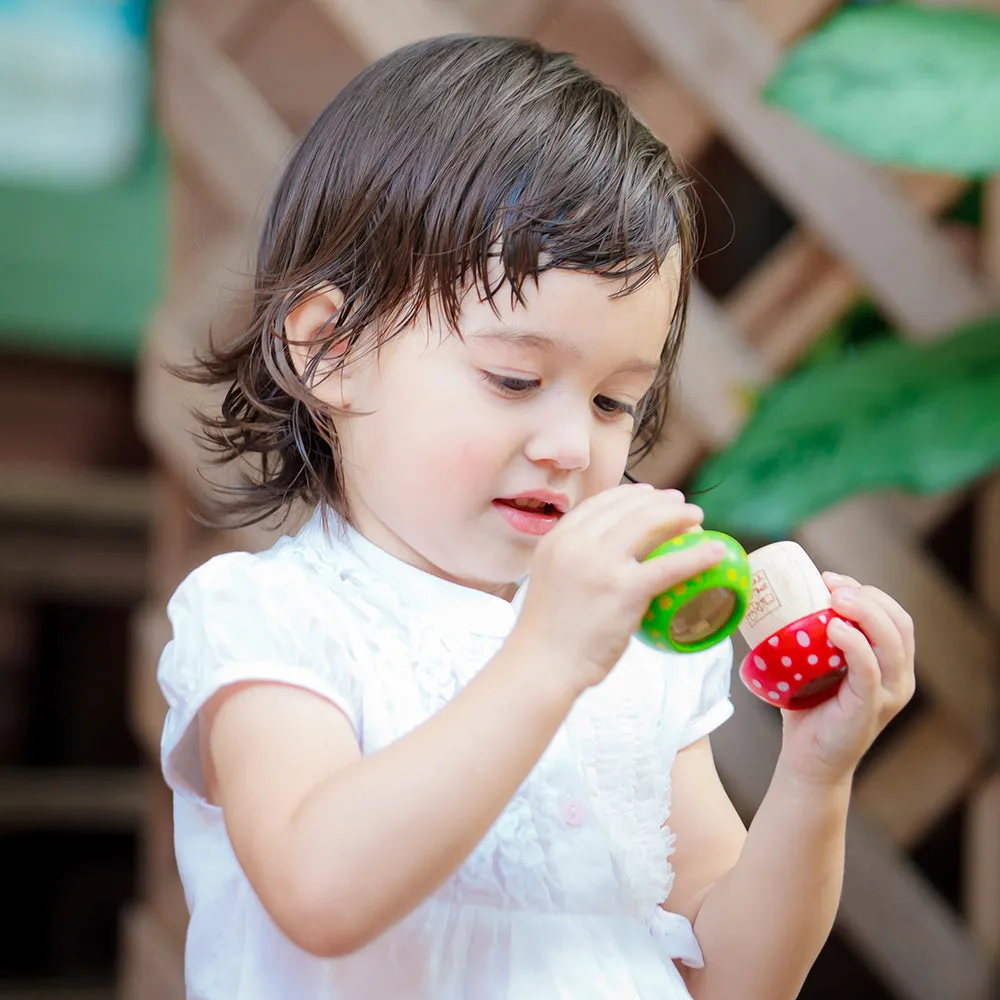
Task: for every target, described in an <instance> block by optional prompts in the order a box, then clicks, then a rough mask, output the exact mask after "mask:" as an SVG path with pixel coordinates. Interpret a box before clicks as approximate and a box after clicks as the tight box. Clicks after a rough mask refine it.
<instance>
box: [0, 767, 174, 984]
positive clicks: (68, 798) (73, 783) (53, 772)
mask: <svg viewBox="0 0 1000 1000" xmlns="http://www.w3.org/2000/svg"><path fill="white" fill-rule="evenodd" d="M151 780H154V779H153V776H152V775H151V772H149V771H147V770H142V769H138V768H41V767H39V768H9V767H8V768H0V830H4V831H9V830H18V829H19V830H24V829H38V828H45V829H53V828H57V829H58V828H66V829H72V830H95V829H100V830H132V829H137V828H138V827H139V825H140V824H141V823H142V821H143V819H144V817H145V812H146V807H147V803H148V797H149V783H150V781H151ZM0 1000H5V998H4V996H3V994H2V993H0Z"/></svg>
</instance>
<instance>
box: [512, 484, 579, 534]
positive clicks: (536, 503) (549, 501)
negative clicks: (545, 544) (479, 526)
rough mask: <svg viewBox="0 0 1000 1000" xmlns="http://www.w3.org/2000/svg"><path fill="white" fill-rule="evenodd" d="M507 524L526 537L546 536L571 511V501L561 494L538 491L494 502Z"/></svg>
mask: <svg viewBox="0 0 1000 1000" xmlns="http://www.w3.org/2000/svg"><path fill="white" fill-rule="evenodd" d="M493 506H494V508H495V509H496V510H497V512H498V513H499V514H500V515H501V516H502V517H503V518H504V520H506V521H507V523H508V524H509V525H510V526H511V527H512V528H514V530H515V531H519V532H520V533H521V534H525V535H544V534H546V533H547V532H549V531H551V530H552V529H553V528H554V527H555V526H556V525H557V524H558V523H559V518H560V517H562V515H563V514H564V513H565V512H566V511H567V510H568V509H569V499H568V498H567V497H566V496H564V495H563V494H561V493H551V492H549V491H547V490H537V491H533V492H530V493H520V494H518V495H517V496H513V497H501V498H498V499H496V500H494V501H493Z"/></svg>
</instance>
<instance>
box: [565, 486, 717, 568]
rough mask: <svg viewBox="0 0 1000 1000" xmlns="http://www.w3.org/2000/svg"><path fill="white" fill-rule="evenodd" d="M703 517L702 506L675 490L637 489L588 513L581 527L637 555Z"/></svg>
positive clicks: (596, 536) (592, 534) (594, 536)
mask: <svg viewBox="0 0 1000 1000" xmlns="http://www.w3.org/2000/svg"><path fill="white" fill-rule="evenodd" d="M703 517H704V514H703V513H702V510H701V508H700V507H698V506H697V505H695V504H689V503H685V501H684V495H683V494H682V493H679V492H678V491H677V490H650V491H637V492H636V493H635V494H633V495H631V496H626V497H624V498H621V499H620V500H619V502H618V503H616V504H609V505H607V506H603V507H601V508H600V509H599V510H596V511H592V512H590V513H589V514H588V516H587V521H586V527H585V529H584V530H586V531H587V532H588V534H590V535H591V537H592V538H594V539H600V540H601V542H602V544H608V545H611V546H613V547H614V548H615V549H616V550H618V551H622V550H625V551H627V552H630V553H631V554H632V555H634V556H636V557H637V558H639V557H641V556H644V555H646V554H647V553H648V552H649V551H650V550H651V549H653V548H655V547H656V546H657V545H658V544H659V543H660V542H663V541H666V540H667V539H668V538H672V537H673V536H674V535H679V534H682V533H683V532H685V531H688V530H689V529H690V528H692V527H694V526H695V525H697V524H700V523H701V521H702V519H703Z"/></svg>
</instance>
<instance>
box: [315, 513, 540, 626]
mask: <svg viewBox="0 0 1000 1000" xmlns="http://www.w3.org/2000/svg"><path fill="white" fill-rule="evenodd" d="M327 520H328V527H327V529H326V530H324V527H323V520H322V516H321V512H320V510H318V509H317V510H316V511H315V512H314V513H313V515H312V517H311V518H310V519H309V520H308V521H307V522H306V524H305V525H303V527H302V528H301V529H300V531H299V532H298V535H297V538H298V540H299V542H300V543H305V544H306V545H308V546H309V547H310V548H312V549H314V550H315V551H317V553H318V554H319V555H321V557H322V558H323V559H324V561H325V562H327V563H332V564H333V566H334V567H335V568H336V569H338V570H339V571H344V570H350V569H352V568H356V566H357V564H360V565H361V566H363V567H364V569H366V570H367V571H368V572H370V573H372V574H373V575H374V576H375V577H377V578H378V580H379V582H380V583H382V584H383V585H386V586H388V588H389V589H390V590H391V591H392V593H393V595H394V596H395V598H396V600H397V601H399V603H400V604H403V605H405V606H406V607H408V608H410V609H412V610H414V611H417V612H419V613H421V614H423V615H425V616H429V617H433V618H435V619H438V620H441V621H442V622H447V623H450V624H451V625H452V626H454V625H458V626H460V627H461V628H462V629H463V630H466V631H469V632H472V633H475V634H477V635H484V636H492V637H495V638H504V637H506V636H507V634H508V633H509V632H510V630H511V628H512V627H513V625H514V622H515V620H516V619H517V615H518V612H519V611H520V608H521V605H522V604H523V602H524V594H525V590H526V589H527V580H526V579H525V580H522V581H521V582H520V586H519V587H518V590H517V593H516V594H515V595H514V599H513V601H506V600H504V599H503V598H502V597H496V596H495V595H493V594H487V593H485V592H484V591H482V590H476V589H474V588H473V587H465V586H463V585H462V584H460V583H454V582H452V581H451V580H444V579H442V578H441V577H439V576H434V575H433V574H432V573H428V572H426V571H425V570H422V569H418V568H417V567H416V566H411V565H410V564H409V563H407V562H404V561H403V560H402V559H399V558H397V557H396V556H394V555H390V553H388V552H386V551H385V550H384V549H382V548H379V546H377V545H376V544H375V543H374V542H372V541H369V540H368V539H367V538H365V536H364V535H362V534H361V533H360V532H358V531H356V530H355V529H354V528H352V527H351V526H350V525H349V524H347V523H346V522H345V521H344V520H343V519H342V518H340V517H339V516H338V515H337V514H335V513H333V512H331V511H328V512H327ZM352 564H353V565H352Z"/></svg>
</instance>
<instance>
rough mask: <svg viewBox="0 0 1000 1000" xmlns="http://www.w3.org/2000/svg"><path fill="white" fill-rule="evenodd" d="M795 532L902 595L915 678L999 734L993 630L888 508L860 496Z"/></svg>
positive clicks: (984, 734) (960, 714) (987, 737)
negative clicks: (912, 634)
mask: <svg viewBox="0 0 1000 1000" xmlns="http://www.w3.org/2000/svg"><path fill="white" fill-rule="evenodd" d="M795 536H796V538H797V539H798V541H799V542H801V544H802V545H803V546H804V547H805V549H806V550H807V551H808V552H809V553H810V554H811V555H812V557H813V559H814V560H815V561H816V562H817V563H818V564H819V565H821V566H822V567H823V568H824V569H831V570H836V571H840V572H844V573H849V574H851V575H853V576H855V577H857V578H859V579H861V580H863V581H865V582H866V583H870V584H873V585H874V586H876V587H880V588H882V589H883V590H885V591H887V592H888V593H890V594H892V596H893V597H894V598H895V599H896V600H897V601H899V603H900V604H902V605H903V607H905V608H906V609H907V610H908V611H909V613H910V614H911V615H912V617H913V619H914V621H915V622H916V624H917V666H918V680H919V683H920V684H921V686H922V688H923V689H924V690H925V691H926V692H927V693H928V694H929V695H931V697H932V698H933V699H934V702H935V704H936V705H937V706H939V707H940V708H941V709H942V710H944V711H946V712H947V713H948V714H949V716H950V717H951V718H952V719H953V720H954V722H955V724H956V725H958V726H960V727H962V728H963V729H964V731H965V732H966V733H967V734H968V736H969V738H970V739H973V740H975V741H977V742H978V744H979V745H980V746H981V747H983V748H989V747H992V746H994V745H995V744H996V742H997V726H996V720H997V710H998V671H997V669H996V666H997V655H998V644H997V634H996V630H995V629H994V627H993V626H992V624H991V623H990V622H989V621H987V620H985V619H984V617H983V616H982V615H981V614H980V613H978V612H977V611H976V610H975V609H974V608H973V607H972V606H971V605H970V604H969V603H968V602H967V601H966V600H965V598H964V596H963V595H962V594H961V593H960V592H959V590H958V588H957V586H955V585H954V584H952V583H951V581H950V580H948V579H946V578H945V577H944V576H943V574H941V573H940V571H938V570H937V568H936V567H935V566H934V565H933V563H932V562H931V560H930V559H929V558H928V557H926V556H925V555H924V554H923V553H922V552H920V551H918V550H917V549H916V548H914V547H913V546H912V544H911V543H910V540H909V539H908V538H907V537H906V534H905V531H904V530H903V529H902V528H901V526H900V525H899V524H897V523H895V522H894V521H893V520H892V519H891V518H888V517H886V516H884V511H883V510H881V509H879V508H878V507H877V506H875V505H872V504H870V503H869V502H868V498H866V497H863V496H862V497H856V498H854V499H852V500H849V501H846V502H844V503H841V504H839V505H838V506H836V507H833V508H831V509H830V510H827V511H825V512H823V513H822V514H820V515H818V516H817V517H814V518H812V519H811V520H810V521H808V522H806V523H805V524H803V525H802V526H801V527H800V528H799V529H798V531H796V532H795Z"/></svg>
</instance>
